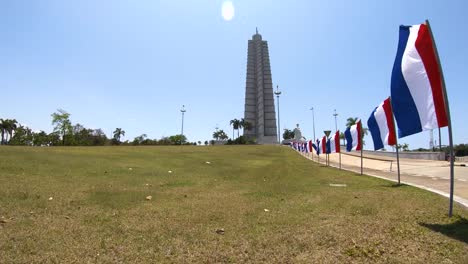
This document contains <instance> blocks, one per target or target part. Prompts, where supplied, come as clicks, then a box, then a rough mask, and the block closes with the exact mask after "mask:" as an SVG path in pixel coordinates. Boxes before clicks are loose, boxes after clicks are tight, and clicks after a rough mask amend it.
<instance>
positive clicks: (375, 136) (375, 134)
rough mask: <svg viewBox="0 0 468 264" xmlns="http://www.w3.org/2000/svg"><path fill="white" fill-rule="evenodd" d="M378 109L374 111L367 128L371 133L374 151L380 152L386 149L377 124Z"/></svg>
mask: <svg viewBox="0 0 468 264" xmlns="http://www.w3.org/2000/svg"><path fill="white" fill-rule="evenodd" d="M376 109H377V107H376V108H375V109H374V111H372V113H371V115H370V117H369V120H367V126H368V127H369V131H370V132H371V136H372V140H373V141H374V150H379V149H382V148H383V147H384V144H383V142H382V138H381V137H380V129H379V125H378V124H377V120H375V116H374V113H375V110H376Z"/></svg>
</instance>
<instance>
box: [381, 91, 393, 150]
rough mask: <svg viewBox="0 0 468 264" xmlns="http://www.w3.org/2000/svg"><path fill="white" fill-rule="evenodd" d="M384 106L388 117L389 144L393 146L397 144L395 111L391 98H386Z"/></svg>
mask: <svg viewBox="0 0 468 264" xmlns="http://www.w3.org/2000/svg"><path fill="white" fill-rule="evenodd" d="M383 108H384V112H385V117H386V119H387V127H388V131H389V133H388V137H387V144H388V145H390V146H393V145H395V144H396V135H395V124H394V122H393V113H392V106H391V104H390V98H387V99H385V101H384V103H383Z"/></svg>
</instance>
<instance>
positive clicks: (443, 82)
mask: <svg viewBox="0 0 468 264" xmlns="http://www.w3.org/2000/svg"><path fill="white" fill-rule="evenodd" d="M426 25H427V29H428V30H429V35H430V36H431V40H432V45H434V52H435V56H436V59H437V65H438V66H439V71H440V77H441V82H442V92H443V95H444V102H445V111H446V112H447V121H448V134H449V149H450V202H449V217H452V213H453V185H454V178H455V175H454V174H455V172H454V167H453V166H454V164H453V163H454V159H455V157H454V155H453V137H452V120H451V118H450V107H449V102H448V97H447V87H446V86H445V78H444V72H443V71H442V66H441V65H440V58H439V52H437V46H436V43H435V41H434V36H433V35H432V29H431V25H430V24H429V20H427V19H426ZM439 142H440V141H439Z"/></svg>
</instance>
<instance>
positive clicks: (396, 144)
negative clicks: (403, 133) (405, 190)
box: [389, 97, 400, 185]
mask: <svg viewBox="0 0 468 264" xmlns="http://www.w3.org/2000/svg"><path fill="white" fill-rule="evenodd" d="M389 99H390V112H391V113H392V122H393V129H394V133H395V147H396V160H397V169H398V185H400V155H399V152H398V135H397V134H396V126H395V116H394V115H393V108H392V97H389Z"/></svg>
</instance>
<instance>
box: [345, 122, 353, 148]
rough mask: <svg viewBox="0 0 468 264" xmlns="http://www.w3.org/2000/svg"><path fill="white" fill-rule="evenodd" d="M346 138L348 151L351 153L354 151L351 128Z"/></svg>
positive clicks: (347, 131) (346, 132)
mask: <svg viewBox="0 0 468 264" xmlns="http://www.w3.org/2000/svg"><path fill="white" fill-rule="evenodd" d="M344 135H345V138H346V151H348V152H349V151H351V150H352V149H353V137H352V136H351V127H348V128H347V129H346V130H345V132H344Z"/></svg>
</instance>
